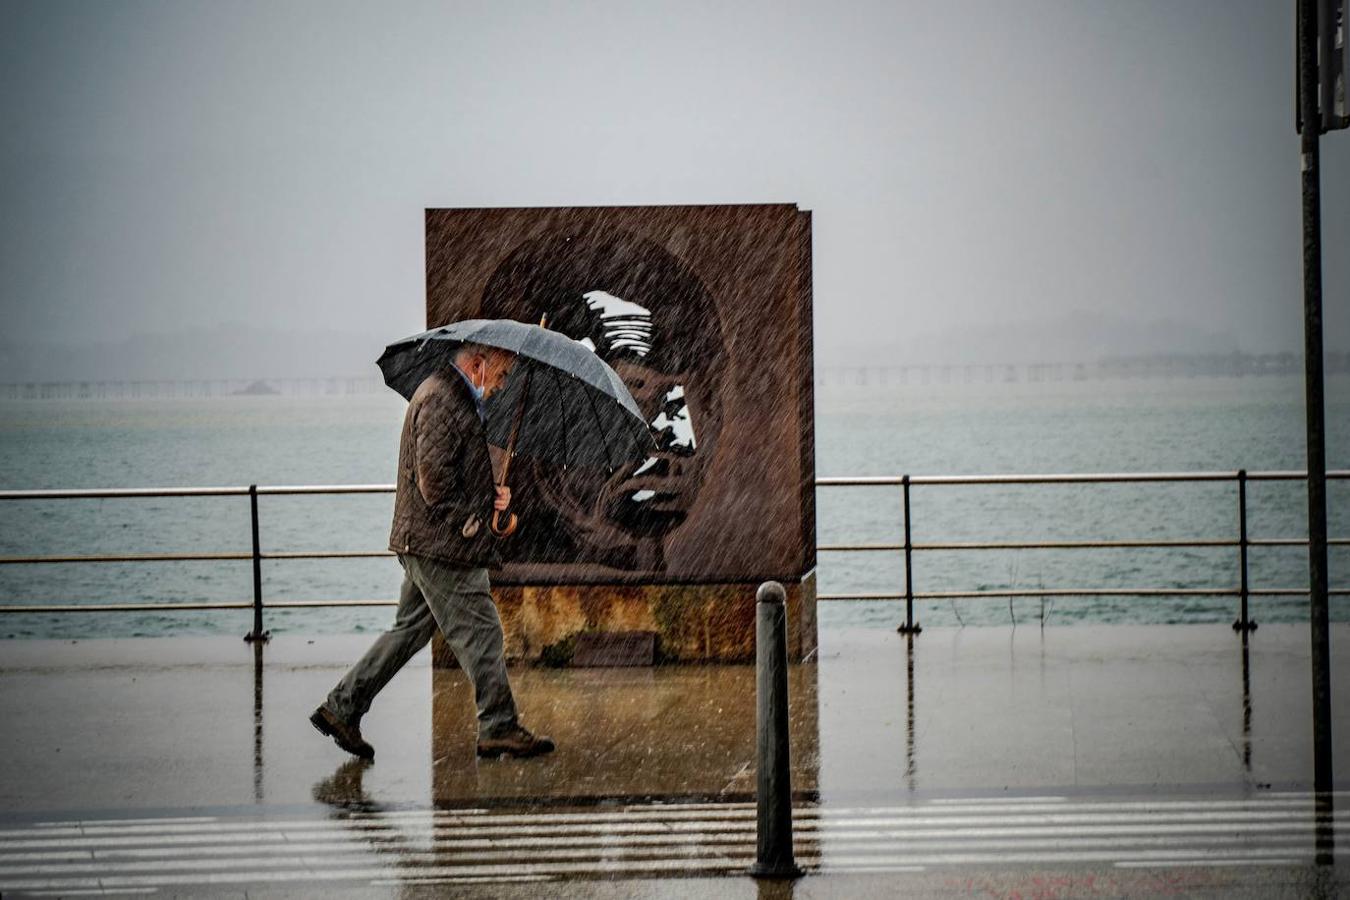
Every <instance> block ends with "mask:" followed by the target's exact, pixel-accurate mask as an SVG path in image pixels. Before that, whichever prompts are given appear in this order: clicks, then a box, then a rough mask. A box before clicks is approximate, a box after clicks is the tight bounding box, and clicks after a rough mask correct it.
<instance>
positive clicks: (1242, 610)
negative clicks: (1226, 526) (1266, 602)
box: [1233, 469, 1256, 631]
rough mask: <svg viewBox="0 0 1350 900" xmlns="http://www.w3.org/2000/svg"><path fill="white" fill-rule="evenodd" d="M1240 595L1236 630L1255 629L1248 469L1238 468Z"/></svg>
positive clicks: (1234, 624) (1234, 627) (1234, 628)
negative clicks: (1251, 605)
mask: <svg viewBox="0 0 1350 900" xmlns="http://www.w3.org/2000/svg"><path fill="white" fill-rule="evenodd" d="M1237 485H1238V585H1239V586H1238V596H1239V598H1240V599H1241V606H1240V607H1239V609H1238V618H1237V621H1236V622H1234V623H1233V630H1234V631H1255V630H1256V623H1255V622H1253V621H1252V620H1251V617H1250V616H1249V615H1248V614H1247V596H1248V594H1249V592H1250V589H1249V588H1248V584H1247V470H1246V469H1238V473H1237Z"/></svg>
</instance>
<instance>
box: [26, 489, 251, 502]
mask: <svg viewBox="0 0 1350 900" xmlns="http://www.w3.org/2000/svg"><path fill="white" fill-rule="evenodd" d="M247 496H248V488H247V487H187V488H88V489H70V490H40V491H0V500H77V499H97V498H106V497H247Z"/></svg>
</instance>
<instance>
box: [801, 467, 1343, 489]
mask: <svg viewBox="0 0 1350 900" xmlns="http://www.w3.org/2000/svg"><path fill="white" fill-rule="evenodd" d="M1237 477H1238V473H1237V472H1236V471H1232V472H1099V473H1085V474H1056V473H1049V474H1039V475H911V476H910V479H909V483H910V485H940V484H946V485H957V484H1115V483H1121V482H1124V483H1140V484H1144V483H1149V482H1162V481H1220V482H1222V481H1236V480H1237ZM1307 477H1308V474H1307V473H1306V472H1296V471H1288V472H1286V471H1268V472H1248V473H1247V480H1248V481H1300V480H1303V479H1305V478H1307ZM1327 478H1331V479H1339V478H1350V469H1336V470H1332V471H1328V472H1327ZM902 484H904V478H903V477H902V476H899V475H875V476H849V477H829V478H817V479H816V486H817V487H867V486H869V485H895V486H899V485H902Z"/></svg>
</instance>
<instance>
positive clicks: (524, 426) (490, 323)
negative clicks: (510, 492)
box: [378, 319, 655, 484]
mask: <svg viewBox="0 0 1350 900" xmlns="http://www.w3.org/2000/svg"><path fill="white" fill-rule="evenodd" d="M465 344H478V345H481V346H484V347H494V348H496V349H498V350H504V351H507V352H508V353H514V354H516V357H517V361H516V365H515V366H514V367H513V368H512V370H511V375H510V377H508V379H507V381H506V384H505V385H504V386H503V387H502V389H501V390H500V391H498V392H497V393H496V394H495V395H493V396H492V397H491V398H489V399H488V401H487V404H486V412H487V435H488V440H489V441H490V442H491V443H494V444H496V445H498V446H500V447H505V448H506V449H507V462H506V465H505V466H504V467H503V471H502V473H501V476H500V478H501V481H500V483H503V484H504V483H505V481H506V476H507V472H508V471H509V467H510V462H511V460H512V459H513V458H514V457H515V456H517V455H520V456H529V457H532V458H534V459H539V460H543V461H545V462H549V463H553V464H555V465H562V466H588V467H599V468H604V469H607V470H609V471H611V472H612V471H614V470H616V469H618V468H619V467H621V466H623V465H625V464H627V463H631V462H637V461H640V460H642V459H644V458H646V457H647V456H648V455H649V454H650V453H651V452H652V451H653V450H654V449H655V445H654V441H653V440H652V435H651V429H650V427H649V426H648V424H647V420H646V419H645V418H644V417H643V415H642V411H641V410H640V409H639V408H638V405H637V402H636V401H635V400H634V399H633V395H632V394H630V393H629V392H628V388H627V387H626V386H625V385H624V383H623V379H621V378H620V377H619V376H618V374H617V373H616V372H615V371H614V370H613V369H611V368H610V367H609V366H608V365H606V363H605V362H604V361H603V360H602V359H600V357H598V356H596V355H595V352H594V351H593V350H591V348H590V347H588V346H586V345H585V344H582V343H580V342H578V341H574V340H572V339H571V338H569V337H567V336H566V335H564V334H560V333H559V332H556V331H549V330H548V329H547V328H544V327H541V326H539V325H527V324H525V323H524V322H514V321H511V320H509V319H469V320H466V321H463V322H455V323H454V324H451V325H446V326H444V327H442V328H433V329H432V330H431V331H424V332H422V333H421V334H415V335H413V336H412V337H409V338H404V339H403V340H401V341H398V342H396V343H393V344H390V345H389V346H388V347H387V348H385V351H384V353H383V354H382V355H381V356H380V358H379V361H378V364H379V367H380V371H381V372H383V373H384V383H385V384H387V385H389V386H390V387H391V388H393V389H394V390H396V391H398V392H399V393H400V394H402V395H403V396H404V397H406V398H408V399H412V395H413V392H415V391H416V390H417V386H418V385H419V384H421V383H422V381H423V379H425V378H426V377H427V376H428V375H430V374H432V373H433V372H437V371H440V370H443V369H446V368H448V367H449V366H450V364H451V360H453V359H454V356H455V353H456V352H458V351H459V349H460V348H461V347H462V346H463V345H465Z"/></svg>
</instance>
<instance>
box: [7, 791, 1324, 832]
mask: <svg viewBox="0 0 1350 900" xmlns="http://www.w3.org/2000/svg"><path fill="white" fill-rule="evenodd" d="M1032 801H1035V802H1032ZM1313 808H1314V804H1313V803H1312V802H1311V801H1310V800H1308V798H1306V797H1304V798H1300V797H1289V798H1277V799H1274V800H1269V799H1251V800H1245V799H1244V800H1212V801H1191V800H1144V801H1138V800H1134V801H1101V802H1075V803H1068V802H1061V801H1053V802H1047V800H1046V798H1026V800H1025V802H1012V801H1000V802H999V803H996V804H989V803H976V802H975V801H961V802H956V801H942V800H931V801H927V802H926V803H924V804H918V805H914V806H881V807H844V808H830V809H820V808H817V807H799V808H798V809H797V811H796V815H797V816H799V817H806V818H809V817H820V818H848V817H858V816H872V817H882V816H895V817H910V816H961V815H970V814H972V813H976V812H979V813H983V814H997V813H1001V812H1010V813H1014V814H1029V813H1032V812H1046V813H1052V814H1082V813H1090V812H1101V813H1104V812H1110V811H1119V812H1131V811H1136V812H1141V813H1145V812H1147V813H1152V812H1155V811H1175V812H1188V811H1189V812H1204V811H1214V812H1220V811H1228V810H1236V811H1246V812H1253V813H1256V812H1264V811H1265V810H1267V809H1280V810H1284V811H1286V812H1288V813H1290V814H1295V813H1298V812H1300V811H1304V810H1308V811H1311V810H1312V809H1313ZM710 813H712V814H714V816H715V817H716V818H724V819H727V820H741V819H751V818H753V817H754V815H755V807H754V805H753V804H728V806H727V808H725V809H724V808H719V807H718V806H717V805H716V804H699V805H696V806H694V807H692V808H688V809H685V808H677V807H674V806H668V807H666V806H663V807H655V808H653V807H644V808H637V807H630V808H625V809H623V810H621V811H615V812H593V813H592V812H569V813H548V812H535V813H528V814H500V815H494V814H492V813H489V812H487V811H485V810H468V811H465V810H398V811H391V812H388V813H357V814H352V815H349V816H345V817H344V818H343V820H342V821H344V822H349V823H350V822H356V823H360V822H373V823H378V824H381V825H384V824H387V823H391V822H401V821H405V820H412V821H424V820H427V819H432V820H435V821H437V822H446V823H455V824H466V825H467V824H472V823H474V822H479V821H483V820H485V819H490V820H492V821H494V822H497V823H499V824H503V823H516V822H531V823H547V822H557V823H566V822H599V821H624V822H630V821H638V820H644V819H655V820H662V821H666V820H678V819H683V818H700V817H704V818H706V817H708V816H709V814H710ZM315 821H316V820H308V819H304V820H298V819H276V820H267V821H263V822H261V823H250V824H248V825H240V824H239V823H235V822H231V821H229V820H226V819H222V818H219V817H211V816H203V817H184V818H178V819H174V818H162V819H144V820H137V819H113V820H102V821H100V820H79V821H71V822H43V823H39V824H38V825H37V826H35V827H38V828H41V829H42V830H43V832H44V834H46V835H48V836H58V835H59V836H68V837H77V836H82V835H91V834H114V833H142V832H144V833H156V832H161V831H165V832H168V831H184V832H186V831H211V830H214V829H223V830H230V829H236V828H243V827H258V826H261V827H267V828H284V827H289V826H293V825H295V824H297V823H305V824H313V822H315ZM32 831H33V828H26V829H4V830H0V839H3V838H7V837H20V836H23V835H26V834H31V833H32Z"/></svg>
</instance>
